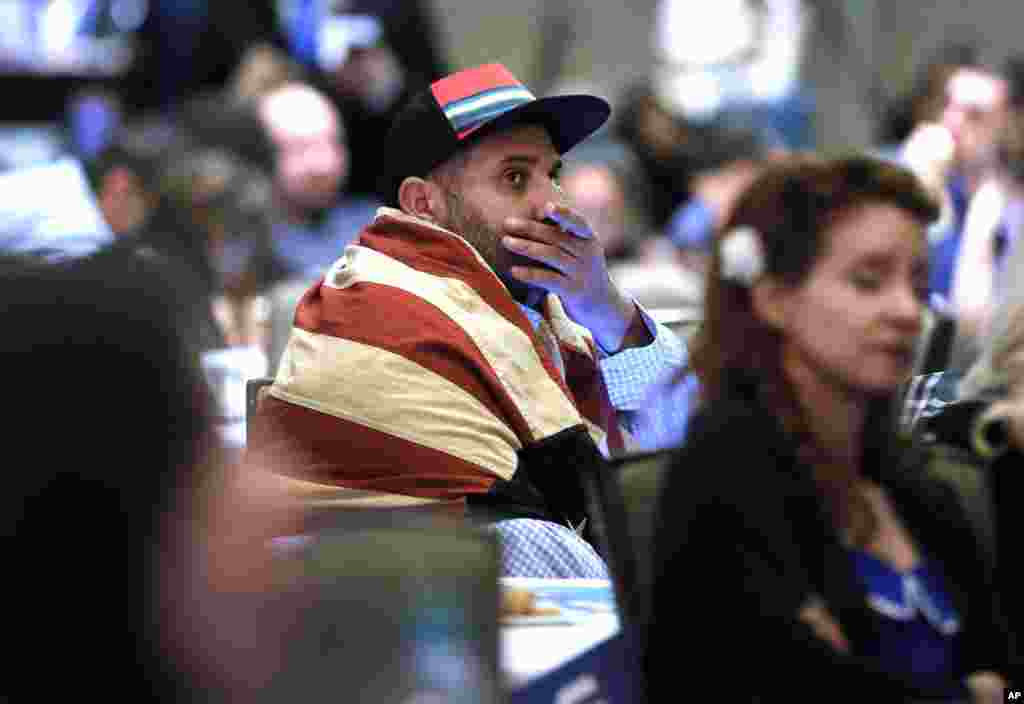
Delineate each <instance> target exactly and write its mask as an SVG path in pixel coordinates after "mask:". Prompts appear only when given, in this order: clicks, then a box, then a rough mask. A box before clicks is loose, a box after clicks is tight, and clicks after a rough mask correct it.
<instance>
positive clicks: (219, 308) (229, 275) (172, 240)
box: [122, 145, 272, 449]
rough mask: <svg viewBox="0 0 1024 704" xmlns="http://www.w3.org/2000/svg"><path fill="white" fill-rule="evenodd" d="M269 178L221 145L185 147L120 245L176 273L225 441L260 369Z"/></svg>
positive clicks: (237, 425)
mask: <svg viewBox="0 0 1024 704" xmlns="http://www.w3.org/2000/svg"><path fill="white" fill-rule="evenodd" d="M271 203H272V202H271V187H270V183H269V179H268V177H266V176H265V175H264V174H263V173H262V172H260V171H259V170H258V169H255V168H253V167H252V166H251V165H250V164H248V163H247V162H245V161H244V160H242V159H241V158H239V157H238V156H237V155H236V154H234V153H232V152H230V151H228V150H225V149H213V148H210V147H206V146H203V145H192V146H190V147H189V148H187V149H184V150H182V151H180V152H177V153H175V154H173V155H171V156H170V157H169V158H168V160H167V161H166V163H165V165H164V168H163V170H162V172H161V180H160V188H159V202H158V204H157V206H156V208H155V210H154V213H153V215H152V217H151V218H150V220H149V222H148V223H147V224H146V226H145V228H143V229H142V230H141V231H140V232H139V233H138V235H137V236H135V237H133V238H131V239H130V240H128V239H125V240H124V241H123V243H122V246H124V247H126V248H131V249H133V250H134V251H137V252H140V253H141V254H143V255H146V256H151V257H154V258H156V259H159V260H160V261H161V262H163V263H164V266H166V267H169V268H172V269H175V270H180V271H181V274H180V279H181V282H182V286H181V291H180V305H181V306H182V308H183V310H187V311H189V314H190V318H189V319H190V331H191V332H192V333H193V337H192V338H191V339H192V340H193V341H194V343H195V345H196V353H197V358H198V359H199V362H200V365H201V367H202V369H203V371H204V372H206V374H207V377H208V381H209V383H210V385H211V387H212V389H213V391H214V395H215V396H214V399H215V401H216V402H217V404H218V405H217V411H218V414H217V416H216V427H217V430H218V432H220V433H221V439H222V441H223V442H224V443H225V445H227V446H228V447H230V448H232V449H240V448H241V447H242V446H243V445H244V436H245V382H246V380H247V379H249V378H253V377H258V376H263V375H265V374H266V373H267V371H268V362H267V350H268V346H269V340H268V329H267V325H268V315H269V313H268V310H267V302H266V300H265V298H264V297H263V296H262V290H261V288H260V286H259V278H258V273H257V271H256V270H255V266H256V257H255V256H254V254H255V253H256V252H258V251H261V250H262V249H265V248H266V240H267V239H268V238H269V237H270V230H269V223H270V212H269V211H270V208H271Z"/></svg>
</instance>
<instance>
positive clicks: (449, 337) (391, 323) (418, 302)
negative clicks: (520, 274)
mask: <svg viewBox="0 0 1024 704" xmlns="http://www.w3.org/2000/svg"><path fill="white" fill-rule="evenodd" d="M295 326H296V327H298V328H300V329H302V330H306V331H309V332H312V333H318V334H324V335H330V336H331V337H337V338H341V339H345V340H352V341H353V342H359V343H362V344H364V345H370V346H372V347H378V348H381V349H385V350H388V351H389V352H393V353H394V354H397V355H400V356H402V357H404V358H405V359H408V360H409V361H411V362H414V363H416V364H418V365H419V366H421V367H423V368H424V369H428V370H430V371H432V372H434V373H435V374H437V375H438V376H441V377H444V378H445V379H447V380H448V381H450V382H452V383H453V384H456V385H457V386H459V387H460V388H461V389H462V390H464V391H465V392H466V393H468V394H470V395H472V396H473V397H474V398H476V399H477V400H478V401H480V403H481V404H483V405H484V406H486V407H487V408H488V409H489V410H490V411H491V413H493V414H494V415H495V416H496V417H497V418H499V419H500V420H502V421H503V422H504V423H506V424H508V426H509V427H510V428H511V429H512V431H513V432H515V434H516V435H517V436H518V437H519V438H520V439H521V440H522V441H523V444H526V443H528V442H530V440H532V439H533V436H532V434H531V433H530V429H529V426H528V425H527V423H526V420H525V419H524V418H523V416H522V415H521V414H520V412H519V408H518V406H516V404H515V403H514V402H513V401H512V398H511V397H510V396H509V395H508V392H507V391H506V390H505V386H504V384H502V383H501V381H500V380H499V379H498V376H497V374H495V372H494V369H493V368H492V367H491V366H490V364H489V363H488V362H487V360H486V359H485V358H484V356H483V355H482V354H481V352H480V350H479V348H477V346H476V344H475V343H474V342H473V340H472V338H470V337H469V335H468V334H467V333H466V332H465V331H464V330H463V329H462V328H460V327H459V326H458V325H456V324H455V322H453V321H452V320H451V319H450V318H448V317H446V316H445V315H444V314H443V313H441V312H440V311H439V310H438V309H437V308H436V307H435V306H433V305H432V304H430V303H428V302H427V301H425V300H424V299H422V298H419V297H417V296H414V295H413V294H411V293H408V292H406V291H403V290H402V289H398V288H394V287H392V286H386V285H383V284H375V283H358V284H355V285H353V286H349V287H348V288H344V289H333V288H330V287H329V286H324V287H321V288H320V289H319V293H318V294H317V295H310V296H309V297H308V298H305V299H304V300H303V302H302V304H301V305H300V306H299V307H298V311H297V312H296V317H295Z"/></svg>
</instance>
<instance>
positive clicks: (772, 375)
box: [690, 155, 939, 523]
mask: <svg viewBox="0 0 1024 704" xmlns="http://www.w3.org/2000/svg"><path fill="white" fill-rule="evenodd" d="M868 204H884V205H891V206H895V207H897V208H899V209H901V210H903V211H905V212H907V213H909V214H910V215H911V216H912V217H913V218H914V219H915V220H917V221H919V222H920V223H921V224H922V226H924V225H926V224H928V223H930V222H932V221H934V220H935V219H936V218H937V217H938V214H939V208H938V205H937V204H936V203H935V202H934V201H933V199H932V198H931V197H930V196H929V195H928V193H927V192H926V191H925V189H924V187H923V186H922V185H921V184H920V182H919V181H918V180H917V178H916V177H915V176H914V175H912V174H911V173H910V172H909V171H907V170H906V169H903V168H901V167H899V166H895V165H893V164H891V163H888V162H883V161H879V160H876V159H872V158H868V157H863V156H853V157H847V158H840V159H833V160H826V159H822V158H818V157H812V156H803V155H800V156H793V157H789V158H787V159H785V160H784V161H781V162H772V163H769V165H768V166H767V168H766V169H765V170H764V171H763V172H762V173H761V174H760V175H759V177H758V178H757V179H756V180H755V181H754V182H753V183H752V184H751V186H750V187H749V188H748V189H747V190H746V191H745V192H744V194H743V195H742V196H741V197H740V199H739V201H738V202H737V204H736V207H735V209H734V210H733V213H732V215H731V217H730V218H729V220H728V222H727V223H725V226H724V227H723V228H722V231H721V232H720V233H718V234H717V235H716V238H715V246H714V255H713V257H712V262H711V266H710V270H709V272H708V279H707V289H706V293H705V300H704V306H705V308H704V321H703V324H702V326H701V328H700V329H699V330H698V331H697V333H696V335H695V337H694V339H693V341H692V343H691V355H690V366H691V369H692V370H694V371H695V372H696V373H697V376H698V378H699V379H700V386H701V398H702V401H703V402H705V403H709V402H714V401H715V400H717V399H720V398H723V397H725V396H727V395H729V394H731V393H734V392H735V390H736V388H737V383H738V382H740V381H742V382H745V383H747V382H749V384H748V385H750V386H752V387H753V388H754V390H755V391H754V393H756V394H757V395H758V396H759V398H760V399H761V401H762V402H764V403H766V404H767V405H768V406H769V408H772V410H773V411H775V412H778V413H779V415H780V417H781V418H782V419H783V423H784V424H785V425H786V427H788V428H789V429H790V430H792V431H794V433H795V434H796V435H797V437H798V438H800V439H801V443H802V444H801V448H800V449H801V450H810V451H811V455H812V457H813V458H814V459H811V460H810V464H812V465H814V466H816V467H818V466H821V467H827V466H829V465H831V464H833V463H831V462H829V461H827V458H823V457H822V448H818V447H815V443H814V440H813V435H812V434H811V433H810V432H809V424H808V423H807V422H806V418H805V414H804V411H803V409H802V408H801V407H800V404H799V402H798V401H797V397H796V394H795V390H794V389H793V388H792V387H791V385H790V384H789V383H788V382H787V380H786V378H785V375H784V373H783V370H782V361H781V339H780V334H779V332H778V331H777V330H776V329H775V328H773V327H771V326H770V325H768V324H767V323H766V322H765V321H763V320H761V319H760V318H759V317H758V316H757V315H756V314H755V312H754V310H753V306H752V302H751V291H750V287H749V286H747V285H744V284H742V283H738V282H735V281H732V280H727V279H725V278H723V277H722V260H721V256H720V252H721V247H720V242H721V241H722V236H723V233H725V234H727V233H729V232H731V231H733V230H734V229H735V228H739V227H750V228H753V230H754V231H755V232H756V233H757V236H758V238H759V239H760V242H761V249H762V250H763V254H764V257H763V258H764V265H763V274H764V275H767V276H770V277H772V278H774V279H775V280H777V281H779V282H781V283H782V284H784V285H786V286H789V287H798V286H800V285H801V284H802V283H803V282H804V281H806V279H807V277H808V275H809V274H810V273H811V270H812V269H813V268H814V266H815V264H816V263H817V261H818V260H819V258H820V257H822V255H824V254H825V252H826V251H827V250H828V247H829V246H830V242H829V238H828V233H829V232H830V231H832V228H833V226H835V225H836V224H837V223H838V222H840V221H841V220H843V219H844V218H845V217H848V216H849V215H850V214H852V213H853V212H855V211H856V210H857V209H859V208H861V207H863V206H865V205H868ZM894 391H895V389H894ZM885 405H886V406H888V405H889V404H888V400H887V402H886V404H885ZM885 415H886V416H888V413H886V414H885ZM871 420H872V419H869V423H871ZM865 440H866V441H867V440H868V438H867V437H866V438H865ZM825 454H826V455H827V453H825ZM816 471H817V470H816ZM829 471H830V470H828V469H825V468H823V469H821V471H820V472H819V476H817V477H816V480H817V481H818V483H819V487H820V488H822V489H823V490H825V492H826V494H829V495H832V494H835V493H836V492H838V493H839V496H840V497H839V498H837V499H836V505H834V506H833V509H835V510H837V511H839V512H840V517H839V522H840V523H843V522H845V518H843V516H844V515H846V514H847V511H846V498H845V496H846V494H845V490H844V489H842V488H841V487H842V486H843V485H845V484H846V482H845V480H844V479H843V478H842V477H834V476H824V475H823V473H828V472H829ZM831 471H832V472H833V473H834V472H836V471H837V470H836V469H835V468H832V470H831ZM837 486H839V487H840V488H839V489H836V487H837ZM833 498H835V497H833Z"/></svg>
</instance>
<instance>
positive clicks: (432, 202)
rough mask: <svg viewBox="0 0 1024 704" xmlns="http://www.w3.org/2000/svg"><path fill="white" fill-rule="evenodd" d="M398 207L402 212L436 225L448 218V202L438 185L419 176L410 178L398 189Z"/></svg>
mask: <svg viewBox="0 0 1024 704" xmlns="http://www.w3.org/2000/svg"><path fill="white" fill-rule="evenodd" d="M398 205H399V207H400V208H401V209H402V212H404V213H406V214H408V215H415V216H416V217H418V218H423V219H424V220H430V221H431V222H434V223H442V222H444V221H445V219H446V216H447V202H446V201H445V199H444V194H443V193H441V189H440V188H438V186H437V184H434V183H431V182H430V181H427V180H425V179H422V178H419V177H418V176H409V177H408V178H406V179H405V180H404V181H402V185H401V186H399V187H398Z"/></svg>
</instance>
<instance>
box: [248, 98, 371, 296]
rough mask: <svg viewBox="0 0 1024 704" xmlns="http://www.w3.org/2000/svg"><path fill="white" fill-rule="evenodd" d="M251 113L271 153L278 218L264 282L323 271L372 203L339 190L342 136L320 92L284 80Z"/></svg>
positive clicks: (343, 170) (344, 154)
mask: <svg viewBox="0 0 1024 704" xmlns="http://www.w3.org/2000/svg"><path fill="white" fill-rule="evenodd" d="M257 109H258V114H259V119H260V124H261V126H262V128H263V130H264V132H265V134H266V135H267V137H268V139H269V142H270V144H271V146H272V148H273V150H274V153H273V184H274V200H275V208H276V211H277V215H278V217H277V219H276V221H275V223H274V225H273V229H272V237H271V241H270V245H271V252H270V261H269V262H267V266H268V267H269V271H268V272H267V273H266V274H265V276H266V279H267V281H268V283H277V282H280V281H282V280H287V279H301V280H305V281H307V282H309V281H312V280H313V279H315V278H316V277H318V276H320V275H322V274H323V273H324V272H325V271H327V269H328V268H329V267H330V265H331V264H332V263H333V262H334V260H335V259H337V258H338V256H340V254H341V252H342V250H344V248H345V246H346V245H347V244H348V243H349V242H351V241H352V240H353V239H354V238H355V237H356V235H357V234H358V233H359V229H360V228H361V226H362V225H363V224H364V223H365V222H366V220H367V219H370V218H372V217H373V214H374V212H375V211H376V208H377V207H378V205H379V202H378V201H377V200H375V199H373V198H364V197H360V196H355V195H350V194H348V193H347V190H346V188H347V185H348V183H349V177H350V173H351V171H350V169H351V156H350V144H351V141H350V136H349V135H348V133H347V130H346V125H345V124H344V122H343V121H342V119H341V116H340V115H339V114H338V112H337V110H336V109H335V108H334V106H333V105H332V103H331V102H330V101H329V100H328V99H327V96H326V95H325V94H324V93H322V92H321V91H319V90H317V89H316V88H315V87H313V86H312V85H310V84H308V83H289V84H286V85H284V86H281V87H279V88H277V89H275V90H273V91H271V92H270V93H268V94H266V95H264V96H263V97H262V98H261V99H260V102H259V104H258V106H257Z"/></svg>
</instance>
